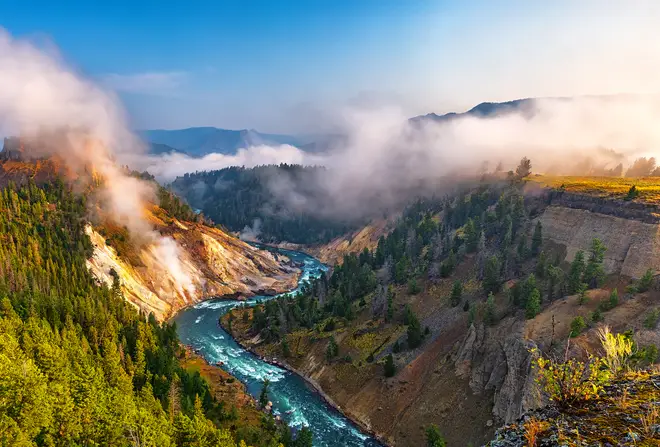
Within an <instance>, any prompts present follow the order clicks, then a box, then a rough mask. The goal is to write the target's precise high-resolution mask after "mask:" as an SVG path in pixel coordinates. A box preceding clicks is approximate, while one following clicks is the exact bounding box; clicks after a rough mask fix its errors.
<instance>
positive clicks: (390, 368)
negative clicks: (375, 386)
mask: <svg viewBox="0 0 660 447" xmlns="http://www.w3.org/2000/svg"><path fill="white" fill-rule="evenodd" d="M383 369H384V373H385V377H394V374H396V365H395V364H394V358H393V357H392V354H388V355H387V357H385V364H384V365H383Z"/></svg>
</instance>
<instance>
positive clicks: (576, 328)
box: [570, 316, 587, 337]
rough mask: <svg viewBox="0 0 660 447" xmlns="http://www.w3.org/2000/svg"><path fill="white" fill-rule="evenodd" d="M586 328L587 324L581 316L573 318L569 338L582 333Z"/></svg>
mask: <svg viewBox="0 0 660 447" xmlns="http://www.w3.org/2000/svg"><path fill="white" fill-rule="evenodd" d="M586 327H587V323H586V322H585V321H584V318H582V317H581V316H578V317H575V318H574V319H573V321H571V333H570V336H571V337H577V336H578V335H580V334H581V333H582V331H584V330H585V329H586Z"/></svg>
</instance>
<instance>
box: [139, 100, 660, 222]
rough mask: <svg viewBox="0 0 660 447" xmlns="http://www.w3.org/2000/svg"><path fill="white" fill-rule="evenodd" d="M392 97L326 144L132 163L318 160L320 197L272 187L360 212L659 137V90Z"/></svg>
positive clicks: (600, 166) (626, 155)
mask: <svg viewBox="0 0 660 447" xmlns="http://www.w3.org/2000/svg"><path fill="white" fill-rule="evenodd" d="M408 118H409V117H407V116H405V115H404V114H403V113H402V112H401V110H398V109H396V108H394V107H389V108H380V109H350V110H345V111H344V112H343V114H342V115H341V116H340V117H339V120H340V121H341V122H342V123H343V124H342V125H343V127H342V129H343V132H342V133H343V135H344V136H345V138H344V139H341V144H339V145H337V146H335V147H331V148H329V149H328V150H327V151H325V152H323V153H313V154H312V153H306V152H304V151H302V150H299V149H297V148H295V147H292V146H287V145H283V146H276V147H268V146H258V147H251V148H247V149H241V150H239V151H238V152H237V153H236V154H235V155H229V156H228V155H221V154H210V155H207V156H205V157H203V158H191V157H187V156H185V155H182V154H171V155H165V156H162V157H153V156H140V157H136V158H133V159H132V160H131V162H132V163H135V164H137V165H139V166H140V167H142V168H145V169H148V170H149V171H150V172H151V173H152V174H154V175H156V176H157V178H159V179H160V180H161V181H166V182H167V181H171V180H173V179H174V178H175V177H176V176H178V175H183V174H184V173H186V172H195V171H203V170H214V169H221V168H224V167H228V166H246V167H253V166H257V165H263V164H273V163H297V164H303V165H323V166H326V167H327V168H329V169H327V170H325V171H323V170H322V171H319V175H318V176H317V177H316V178H315V179H314V180H313V183H314V185H307V187H306V188H307V189H314V188H317V189H318V190H319V192H320V194H316V195H314V197H323V200H324V203H322V204H320V203H316V202H315V201H313V200H312V201H310V200H308V199H309V197H310V196H309V195H304V194H301V193H300V191H297V190H296V188H295V185H294V184H293V183H292V182H289V181H287V179H285V178H275V179H273V180H272V181H271V185H270V186H271V190H272V191H273V193H274V194H275V195H276V197H278V198H279V199H281V200H283V201H286V202H287V203H289V204H290V206H291V207H293V208H295V209H304V210H306V211H309V212H315V213H322V214H326V215H341V216H357V217H359V215H360V214H365V213H369V212H373V211H380V210H381V209H383V208H387V207H388V206H391V205H395V204H397V203H399V202H401V200H402V199H405V198H406V197H409V196H410V195H411V194H422V193H433V192H438V191H441V190H442V188H443V187H446V186H447V184H448V179H449V178H452V179H453V178H456V177H457V176H461V177H470V176H475V175H477V174H478V173H479V172H480V171H483V170H484V169H486V170H494V169H495V167H496V166H497V165H498V164H501V165H502V166H503V168H504V170H510V169H514V168H515V166H516V164H517V163H518V161H519V160H520V159H521V158H522V157H523V156H527V157H529V158H530V159H531V160H532V163H533V172H534V173H549V174H584V175H602V174H603V173H604V172H606V170H608V169H613V168H615V167H616V166H617V165H618V164H619V163H622V164H623V165H624V168H625V166H626V165H629V164H631V163H632V162H633V161H634V159H635V158H636V157H638V156H642V155H644V156H646V155H653V154H654V153H655V152H656V151H657V148H658V147H660V127H659V126H657V122H659V120H660V101H658V97H656V96H639V95H616V96H603V97H580V98H556V99H553V98H548V99H535V100H530V101H525V102H523V104H522V105H521V106H519V107H517V108H515V109H513V110H503V111H501V112H500V113H498V114H496V115H494V116H479V115H476V114H461V115H456V116H454V117H452V118H450V119H441V120H432V119H422V120H414V121H411V120H409V119H408Z"/></svg>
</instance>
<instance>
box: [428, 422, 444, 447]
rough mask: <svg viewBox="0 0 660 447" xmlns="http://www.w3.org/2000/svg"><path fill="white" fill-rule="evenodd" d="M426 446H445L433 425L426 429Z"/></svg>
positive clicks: (438, 431) (437, 429) (440, 434)
mask: <svg viewBox="0 0 660 447" xmlns="http://www.w3.org/2000/svg"><path fill="white" fill-rule="evenodd" d="M426 445H427V447H446V445H447V443H446V441H445V438H444V437H443V436H442V433H440V429H439V428H438V426H437V425H435V424H431V425H429V426H428V427H426Z"/></svg>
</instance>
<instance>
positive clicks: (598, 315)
mask: <svg viewBox="0 0 660 447" xmlns="http://www.w3.org/2000/svg"><path fill="white" fill-rule="evenodd" d="M603 320H604V318H603V312H602V311H601V310H600V307H598V308H597V309H596V310H594V311H593V312H592V313H591V321H592V322H594V323H598V322H599V321H603Z"/></svg>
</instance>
